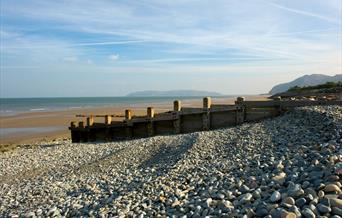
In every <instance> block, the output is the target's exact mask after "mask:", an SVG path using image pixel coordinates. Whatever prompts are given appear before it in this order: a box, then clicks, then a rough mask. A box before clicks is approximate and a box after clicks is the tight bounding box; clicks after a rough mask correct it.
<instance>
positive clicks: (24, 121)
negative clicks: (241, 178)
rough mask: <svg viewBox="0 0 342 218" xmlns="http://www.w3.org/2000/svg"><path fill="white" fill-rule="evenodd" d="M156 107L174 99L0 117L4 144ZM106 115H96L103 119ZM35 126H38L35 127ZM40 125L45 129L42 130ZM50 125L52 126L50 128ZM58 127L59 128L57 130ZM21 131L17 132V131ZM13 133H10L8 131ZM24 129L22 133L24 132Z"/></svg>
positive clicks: (64, 134) (191, 102)
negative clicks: (88, 118)
mask: <svg viewBox="0 0 342 218" xmlns="http://www.w3.org/2000/svg"><path fill="white" fill-rule="evenodd" d="M212 99H213V103H214V104H234V101H235V98H234V97H231V98H229V97H227V98H222V97H218V98H216V97H213V98H212ZM246 99H248V100H267V96H264V95H255V96H246ZM148 106H153V107H154V108H155V111H156V113H161V112H166V111H169V110H172V107H173V105H172V102H166V101H161V102H152V103H149V102H146V103H136V104H127V105H122V106H112V107H110V106H99V107H91V108H73V109H67V110H58V111H34V112H26V113H20V114H17V115H11V116H0V131H3V132H2V133H0V145H6V144H7V145H8V144H10V145H13V144H17V145H19V144H23V143H31V142H37V141H51V140H54V139H58V138H63V139H69V138H70V132H69V130H68V127H69V125H70V122H71V121H78V120H81V118H76V117H75V116H76V115H77V114H121V115H123V114H124V111H125V109H127V108H130V109H131V110H132V111H133V114H134V115H144V114H146V108H147V107H148ZM182 106H183V107H202V99H201V98H198V99H188V100H182ZM102 119H103V118H96V119H95V121H96V120H102ZM113 120H117V121H118V120H122V118H113ZM34 128H35V129H34ZM39 128H41V129H44V128H45V129H44V131H43V130H42V131H38V130H39ZM47 128H50V130H49V129H47ZM53 128H55V129H53ZM15 129H16V130H18V132H17V133H15V132H14V130H15ZM11 130H13V131H12V133H10V134H6V133H5V131H7V132H10V131H11ZM20 130H21V132H20Z"/></svg>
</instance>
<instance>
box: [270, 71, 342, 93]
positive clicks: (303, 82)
mask: <svg viewBox="0 0 342 218" xmlns="http://www.w3.org/2000/svg"><path fill="white" fill-rule="evenodd" d="M326 82H342V74H336V75H335V76H328V75H324V74H311V75H305V76H302V77H299V78H297V79H295V80H293V81H291V82H288V83H282V84H279V85H276V86H274V87H273V88H272V89H271V90H270V92H269V94H271V95H274V94H277V93H280V92H286V91H287V90H288V89H289V88H291V87H294V86H299V87H303V86H314V85H319V84H323V83H326Z"/></svg>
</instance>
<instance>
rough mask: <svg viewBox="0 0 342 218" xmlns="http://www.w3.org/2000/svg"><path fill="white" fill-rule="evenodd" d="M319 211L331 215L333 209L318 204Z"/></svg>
mask: <svg viewBox="0 0 342 218" xmlns="http://www.w3.org/2000/svg"><path fill="white" fill-rule="evenodd" d="M317 209H318V210H319V212H321V213H323V214H324V213H329V212H330V211H331V208H330V207H328V206H326V205H324V204H317Z"/></svg>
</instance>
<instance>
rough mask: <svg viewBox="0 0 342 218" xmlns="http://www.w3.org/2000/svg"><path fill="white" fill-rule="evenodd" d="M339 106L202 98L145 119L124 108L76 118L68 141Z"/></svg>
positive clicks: (157, 132)
mask: <svg viewBox="0 0 342 218" xmlns="http://www.w3.org/2000/svg"><path fill="white" fill-rule="evenodd" d="M313 105H342V100H282V99H280V98H277V99H274V100H271V101H245V98H243V97H238V98H237V99H236V101H235V104H234V105H226V104H212V102H211V98H210V97H206V98H203V107H202V108H189V107H182V106H181V102H180V101H178V100H176V101H174V102H173V110H172V111H169V112H164V113H159V114H156V113H155V111H154V108H153V107H148V108H147V111H146V112H147V113H146V115H145V116H133V113H132V111H131V110H129V109H126V110H125V115H124V116H123V115H89V116H84V115H79V116H78V117H84V118H86V122H84V121H83V120H82V121H80V122H78V123H77V122H75V121H73V122H71V125H70V127H69V129H70V131H71V139H72V142H75V143H77V142H92V141H117V140H127V139H133V138H143V137H150V136H155V135H170V134H179V133H190V132H196V131H205V130H211V129H218V128H222V127H229V126H235V125H239V124H241V123H244V122H253V121H258V120H262V119H265V118H271V117H275V116H278V115H280V114H282V113H283V112H284V111H286V110H288V109H290V108H293V107H300V106H313ZM95 117H103V118H104V122H102V123H96V122H94V118H95ZM113 117H123V118H124V119H123V120H122V121H112V118H113Z"/></svg>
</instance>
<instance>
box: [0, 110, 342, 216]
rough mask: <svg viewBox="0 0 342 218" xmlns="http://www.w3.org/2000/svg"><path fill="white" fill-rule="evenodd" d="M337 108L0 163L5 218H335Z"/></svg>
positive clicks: (341, 162)
mask: <svg viewBox="0 0 342 218" xmlns="http://www.w3.org/2000/svg"><path fill="white" fill-rule="evenodd" d="M341 111H342V108H341V106H311V107H302V108H296V109H294V110H292V111H289V112H287V113H285V114H284V115H282V116H279V117H276V118H273V119H266V120H263V121H261V122H256V123H245V124H242V125H239V126H236V127H231V128H222V129H217V130H213V131H201V132H195V133H189V134H178V135H170V136H155V137H150V138H143V139H135V140H128V141H121V142H107V143H96V142H94V143H74V144H72V143H71V142H70V140H68V139H66V140H63V139H58V140H55V141H46V142H43V141H40V142H39V143H38V142H37V143H30V144H27V145H23V146H21V147H19V148H17V149H15V150H13V151H10V152H5V153H1V154H0V169H1V170H0V196H1V204H0V216H2V217H18V216H19V217H247V218H248V217H291V218H292V217H294V218H295V217H335V218H338V217H340V216H341V213H342V191H341V188H342V185H341V179H342V147H341V145H342V138H341V134H342V113H341Z"/></svg>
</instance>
